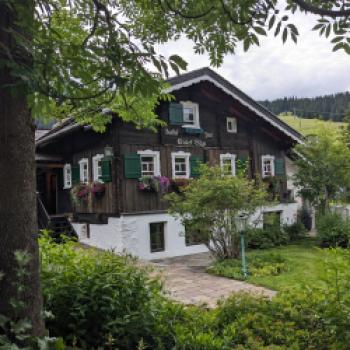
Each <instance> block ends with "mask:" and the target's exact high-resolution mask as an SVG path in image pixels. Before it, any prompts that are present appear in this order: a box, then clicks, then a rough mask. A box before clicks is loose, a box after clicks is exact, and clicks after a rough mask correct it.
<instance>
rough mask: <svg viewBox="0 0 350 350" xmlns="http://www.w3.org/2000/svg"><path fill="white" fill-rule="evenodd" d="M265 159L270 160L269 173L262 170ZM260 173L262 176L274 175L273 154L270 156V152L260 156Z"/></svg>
mask: <svg viewBox="0 0 350 350" xmlns="http://www.w3.org/2000/svg"><path fill="white" fill-rule="evenodd" d="M267 160H268V161H270V162H271V175H268V174H266V173H265V170H264V162H265V161H267ZM261 175H262V177H263V178H264V177H268V176H275V156H272V155H270V154H265V155H263V156H261Z"/></svg>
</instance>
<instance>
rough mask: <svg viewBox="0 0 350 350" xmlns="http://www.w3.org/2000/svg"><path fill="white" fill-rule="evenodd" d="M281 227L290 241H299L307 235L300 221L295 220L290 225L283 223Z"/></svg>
mask: <svg viewBox="0 0 350 350" xmlns="http://www.w3.org/2000/svg"><path fill="white" fill-rule="evenodd" d="M282 229H283V231H284V232H285V233H286V235H287V236H288V239H289V241H290V242H295V241H300V240H302V239H305V238H306V237H307V231H306V228H305V226H304V225H303V224H302V223H301V222H295V223H293V224H291V225H283V228H282Z"/></svg>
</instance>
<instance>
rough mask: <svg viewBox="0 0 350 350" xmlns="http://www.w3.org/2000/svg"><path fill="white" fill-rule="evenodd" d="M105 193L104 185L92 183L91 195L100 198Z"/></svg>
mask: <svg viewBox="0 0 350 350" xmlns="http://www.w3.org/2000/svg"><path fill="white" fill-rule="evenodd" d="M105 192H106V185H105V184H103V183H100V182H94V183H93V184H92V186H91V193H92V194H93V195H94V196H95V197H96V198H102V197H103V196H104V194H105Z"/></svg>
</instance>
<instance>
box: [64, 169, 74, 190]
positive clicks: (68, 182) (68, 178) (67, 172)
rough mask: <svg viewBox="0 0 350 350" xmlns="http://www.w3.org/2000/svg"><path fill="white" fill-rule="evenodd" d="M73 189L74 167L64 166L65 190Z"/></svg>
mask: <svg viewBox="0 0 350 350" xmlns="http://www.w3.org/2000/svg"><path fill="white" fill-rule="evenodd" d="M68 188H72V165H71V164H68V163H67V164H65V165H64V166H63V189H68Z"/></svg>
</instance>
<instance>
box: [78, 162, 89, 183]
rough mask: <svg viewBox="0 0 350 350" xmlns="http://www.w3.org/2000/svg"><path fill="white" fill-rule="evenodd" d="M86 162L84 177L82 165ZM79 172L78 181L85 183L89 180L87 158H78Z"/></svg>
mask: <svg viewBox="0 0 350 350" xmlns="http://www.w3.org/2000/svg"><path fill="white" fill-rule="evenodd" d="M85 164H86V178H84V165H85ZM79 170H80V171H79V173H80V182H81V183H84V184H87V183H88V182H89V159H88V158H82V159H80V160H79Z"/></svg>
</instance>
